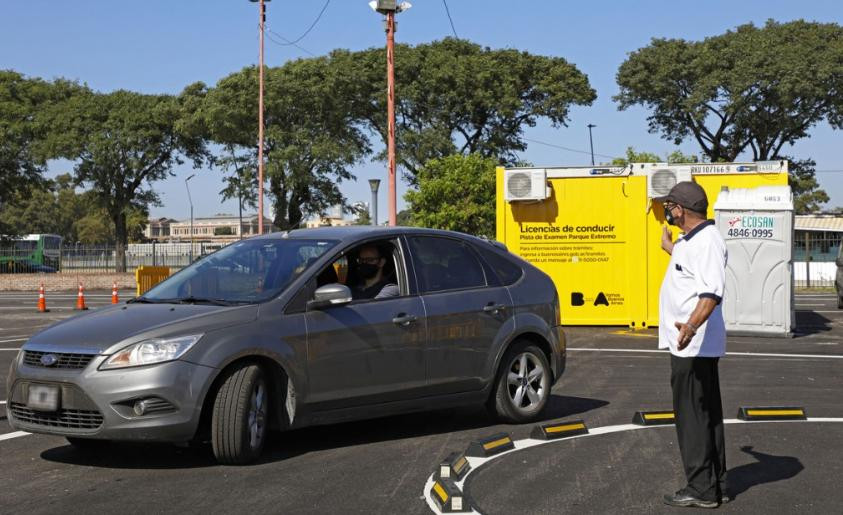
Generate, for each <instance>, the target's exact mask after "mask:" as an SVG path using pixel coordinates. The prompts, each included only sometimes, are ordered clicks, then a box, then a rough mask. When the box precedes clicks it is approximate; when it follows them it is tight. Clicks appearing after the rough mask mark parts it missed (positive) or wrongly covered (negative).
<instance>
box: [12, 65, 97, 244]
mask: <svg viewBox="0 0 843 515" xmlns="http://www.w3.org/2000/svg"><path fill="white" fill-rule="evenodd" d="M80 89H81V88H80V87H79V86H78V85H76V84H75V83H72V82H69V81H64V80H56V81H54V82H47V81H43V80H40V79H29V78H26V77H24V76H23V75H21V74H19V73H16V72H14V71H11V70H0V209H2V208H3V207H4V206H5V205H6V204H7V203H8V202H10V201H12V200H13V199H14V198H15V197H16V195H19V194H21V193H26V192H27V191H29V189H30V188H31V187H33V186H37V183H38V182H39V181H41V179H42V175H43V172H44V170H45V168H46V162H47V160H48V159H50V158H51V157H54V156H53V155H52V154H51V153H50V152H49V147H48V146H47V145H45V140H47V139H48V138H49V137H50V135H51V134H52V132H53V131H54V127H53V124H52V123H51V122H50V119H49V116H47V114H46V113H47V112H48V111H49V108H50V106H51V105H53V104H55V103H58V102H62V101H63V100H64V99H66V98H68V97H70V96H72V95H73V94H75V93H76V92H77V91H79V90H80ZM42 189H43V188H42ZM19 228H20V225H11V226H10V225H6V224H5V223H4V222H3V221H0V235H14V234H16V231H18V230H19ZM17 234H20V233H17Z"/></svg>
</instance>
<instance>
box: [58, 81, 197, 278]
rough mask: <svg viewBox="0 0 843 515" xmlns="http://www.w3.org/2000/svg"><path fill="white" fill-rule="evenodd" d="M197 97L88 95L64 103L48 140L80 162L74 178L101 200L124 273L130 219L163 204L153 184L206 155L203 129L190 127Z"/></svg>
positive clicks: (116, 92)
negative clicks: (131, 213)
mask: <svg viewBox="0 0 843 515" xmlns="http://www.w3.org/2000/svg"><path fill="white" fill-rule="evenodd" d="M192 100H194V96H193V95H192V92H191V90H188V91H187V92H186V93H185V95H183V96H182V97H174V96H171V95H144V94H140V93H133V92H129V91H122V90H120V91H115V92H113V93H108V94H100V93H94V92H87V93H86V94H82V95H76V96H74V97H72V98H70V99H69V100H68V101H67V102H64V103H63V104H61V105H60V106H58V107H57V108H56V109H55V110H53V113H52V118H51V119H52V120H53V122H54V123H55V124H56V127H57V128H58V129H59V130H58V131H57V133H56V134H55V135H54V136H52V137H51V138H50V144H51V146H52V150H53V152H54V153H56V154H59V155H62V156H63V157H66V158H68V159H71V160H73V161H75V162H76V164H75V166H74V180H75V182H76V183H77V184H84V185H87V186H89V188H90V190H91V192H92V194H93V195H94V198H95V200H96V203H97V205H98V206H99V207H101V208H102V209H104V210H105V212H106V213H107V215H108V218H110V220H111V222H112V223H113V227H114V239H115V242H116V248H117V263H118V271H123V270H124V269H125V259H124V257H125V245H126V243H127V242H128V240H129V228H128V223H127V218H128V214H129V213H130V212H131V211H132V210H140V211H146V210H147V208H148V206H150V205H157V203H158V196H157V195H156V193H155V192H154V191H153V190H152V188H151V185H152V184H153V183H154V182H156V181H160V180H162V179H164V178H166V177H168V176H171V175H173V168H174V167H175V166H177V165H180V164H182V163H183V162H184V160H185V158H187V159H191V160H192V161H193V163H194V166H199V165H200V164H201V163H202V161H203V159H204V158H205V156H206V149H205V142H204V140H203V139H202V137H201V136H200V134H199V132H198V131H196V130H194V128H193V127H192V126H191V125H190V124H188V123H186V122H185V120H190V119H191V116H192V109H194V108H195V105H192V102H191V101H192Z"/></svg>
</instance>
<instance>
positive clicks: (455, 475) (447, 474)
mask: <svg viewBox="0 0 843 515" xmlns="http://www.w3.org/2000/svg"><path fill="white" fill-rule="evenodd" d="M469 470H471V465H469V464H468V460H467V459H465V454H464V453H461V452H452V453H451V454H449V455H448V457H447V458H445V459H444V460H443V461H442V463H440V464H439V470H438V471H437V472H436V476H437V477H439V478H441V479H453V480H454V481H459V480H460V479H462V478H463V476H465V475H466V474H467V473H468V471H469Z"/></svg>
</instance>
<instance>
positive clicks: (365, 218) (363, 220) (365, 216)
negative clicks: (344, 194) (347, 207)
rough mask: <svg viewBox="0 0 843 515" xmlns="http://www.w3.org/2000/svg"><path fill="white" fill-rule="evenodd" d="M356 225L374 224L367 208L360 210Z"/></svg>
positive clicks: (355, 221)
mask: <svg viewBox="0 0 843 515" xmlns="http://www.w3.org/2000/svg"><path fill="white" fill-rule="evenodd" d="M354 225H372V217H371V216H370V215H369V211H368V210H366V209H363V210H360V211H358V212H357V218H356V219H355V220H354Z"/></svg>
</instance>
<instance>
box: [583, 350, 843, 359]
mask: <svg viewBox="0 0 843 515" xmlns="http://www.w3.org/2000/svg"><path fill="white" fill-rule="evenodd" d="M568 350H572V351H585V352H646V353H657V354H666V353H668V352H670V351H667V350H656V349H587V348H585V347H568ZM726 355H727V356H760V357H764V358H817V359H826V358H830V359H843V355H839V354H773V353H771V352H727V353H726Z"/></svg>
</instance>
